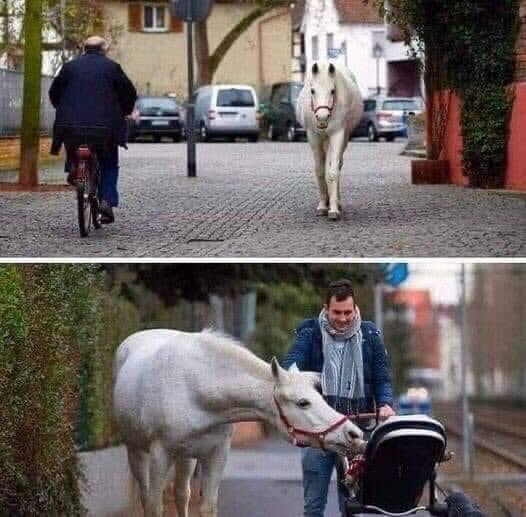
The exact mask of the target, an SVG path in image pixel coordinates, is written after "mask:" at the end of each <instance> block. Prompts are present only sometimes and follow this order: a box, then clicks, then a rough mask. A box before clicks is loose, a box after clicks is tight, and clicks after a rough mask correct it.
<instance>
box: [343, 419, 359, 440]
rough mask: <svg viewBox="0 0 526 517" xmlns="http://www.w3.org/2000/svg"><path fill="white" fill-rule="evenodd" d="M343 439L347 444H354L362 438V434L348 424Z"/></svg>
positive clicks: (352, 425) (357, 428)
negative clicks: (345, 439)
mask: <svg viewBox="0 0 526 517" xmlns="http://www.w3.org/2000/svg"><path fill="white" fill-rule="evenodd" d="M345 437H346V438H347V440H348V441H349V442H354V441H355V440H361V439H362V438H363V432H362V430H361V429H360V428H359V427H356V426H355V425H354V424H351V423H350V422H349V427H347V429H346V430H345Z"/></svg>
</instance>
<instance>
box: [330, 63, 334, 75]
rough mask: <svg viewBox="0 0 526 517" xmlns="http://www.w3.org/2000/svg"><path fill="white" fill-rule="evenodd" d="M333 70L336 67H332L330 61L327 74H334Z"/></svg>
mask: <svg viewBox="0 0 526 517" xmlns="http://www.w3.org/2000/svg"><path fill="white" fill-rule="evenodd" d="M334 72H336V68H334V65H333V64H332V63H330V64H329V75H334Z"/></svg>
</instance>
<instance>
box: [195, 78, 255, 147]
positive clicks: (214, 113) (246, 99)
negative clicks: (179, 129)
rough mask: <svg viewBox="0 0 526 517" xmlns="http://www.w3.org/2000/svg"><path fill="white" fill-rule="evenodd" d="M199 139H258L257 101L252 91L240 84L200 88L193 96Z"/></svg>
mask: <svg viewBox="0 0 526 517" xmlns="http://www.w3.org/2000/svg"><path fill="white" fill-rule="evenodd" d="M193 100H194V103H195V124H196V130H197V131H198V135H199V140H201V141H202V142H207V141H209V140H212V139H213V138H229V139H231V140H233V139H235V138H236V137H244V138H248V139H249V140H250V141H251V142H257V140H258V138H259V117H260V115H259V111H258V99H257V95H256V92H255V90H254V88H252V87H251V86H247V85H240V84H217V85H208V86H202V87H201V88H199V89H198V90H197V91H196V92H195V94H194V99H193Z"/></svg>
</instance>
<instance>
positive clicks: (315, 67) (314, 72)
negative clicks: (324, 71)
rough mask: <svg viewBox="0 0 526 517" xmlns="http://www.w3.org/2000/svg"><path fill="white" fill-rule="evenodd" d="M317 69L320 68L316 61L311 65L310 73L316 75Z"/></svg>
mask: <svg viewBox="0 0 526 517" xmlns="http://www.w3.org/2000/svg"><path fill="white" fill-rule="evenodd" d="M319 71H320V69H319V68H318V63H314V64H313V65H312V73H313V74H314V75H316V74H317V73H318V72H319Z"/></svg>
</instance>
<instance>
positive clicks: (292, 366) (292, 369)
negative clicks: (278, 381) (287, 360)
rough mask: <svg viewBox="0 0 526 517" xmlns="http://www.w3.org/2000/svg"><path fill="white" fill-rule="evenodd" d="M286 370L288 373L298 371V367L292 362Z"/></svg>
mask: <svg viewBox="0 0 526 517" xmlns="http://www.w3.org/2000/svg"><path fill="white" fill-rule="evenodd" d="M287 371H288V372H289V373H300V369H299V368H298V365H297V364H296V363H292V364H291V365H290V367H289V369H288V370H287Z"/></svg>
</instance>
